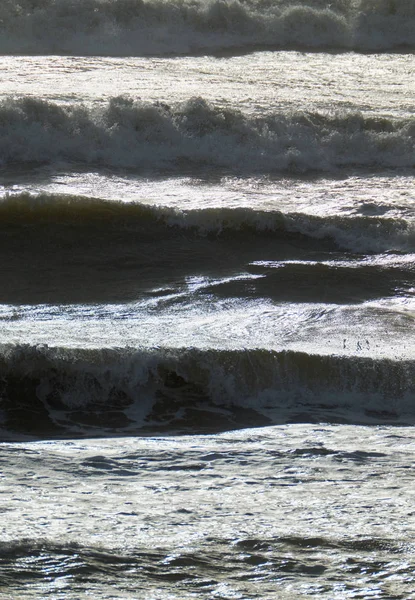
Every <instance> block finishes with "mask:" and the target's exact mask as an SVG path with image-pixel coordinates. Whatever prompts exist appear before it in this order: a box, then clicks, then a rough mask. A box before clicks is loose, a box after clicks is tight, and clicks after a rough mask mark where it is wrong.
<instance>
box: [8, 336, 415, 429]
mask: <svg viewBox="0 0 415 600" xmlns="http://www.w3.org/2000/svg"><path fill="white" fill-rule="evenodd" d="M0 372H1V373H0V374H1V378H0V381H1V384H0V385H1V388H0V390H1V391H0V393H1V397H2V423H3V426H6V427H7V429H8V430H9V431H12V432H13V431H14V432H16V433H18V432H25V433H28V434H33V435H38V434H42V435H48V434H50V435H57V434H60V435H71V436H73V435H91V433H94V431H96V432H97V433H99V434H102V432H103V431H112V432H113V433H128V432H129V433H131V432H139V431H142V432H143V433H144V432H148V431H149V430H151V431H160V430H163V429H166V428H167V429H179V430H186V429H190V430H192V431H193V432H195V431H208V430H221V429H226V428H229V427H232V426H235V427H239V426H241V425H246V426H248V425H250V426H252V425H254V424H257V425H264V424H272V423H283V422H295V421H298V420H301V421H302V422H307V421H309V422H318V421H321V420H327V421H332V422H351V423H355V422H358V423H359V422H366V421H369V422H370V421H371V420H372V422H390V421H392V422H395V423H396V422H411V421H412V420H413V418H414V416H415V395H414V390H413V380H414V376H415V364H414V362H413V361H399V362H395V361H393V360H387V359H380V360H374V359H372V358H365V357H354V358H353V357H336V356H332V355H331V356H313V355H309V354H305V353H301V352H292V351H282V352H272V351H266V350H242V351H224V350H222V351H221V350H197V349H195V348H189V349H183V350H180V349H168V348H166V349H160V348H157V349H151V348H150V349H141V350H137V349H129V348H124V349H118V350H117V349H107V350H106V349H96V350H93V349H91V350H85V349H84V350H82V349H72V350H71V349H64V348H49V347H47V346H29V345H27V346H25V345H23V346H16V345H13V346H4V347H3V348H2V350H1V355H0Z"/></svg>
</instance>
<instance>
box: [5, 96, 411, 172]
mask: <svg viewBox="0 0 415 600" xmlns="http://www.w3.org/2000/svg"><path fill="white" fill-rule="evenodd" d="M0 134H1V136H0V164H2V165H3V166H6V165H16V164H27V163H50V164H56V163H58V164H59V163H62V162H63V163H66V164H68V163H69V164H71V163H76V164H78V165H79V164H81V165H96V166H102V167H113V168H127V169H134V170H140V169H145V168H155V169H162V168H169V169H174V170H175V171H179V172H180V171H186V170H189V169H190V168H191V167H192V165H193V166H197V165H199V166H203V165H205V166H206V165H209V168H210V169H218V168H219V169H226V170H231V171H236V172H241V171H242V172H279V171H282V172H292V173H307V172H332V171H335V170H337V169H341V168H351V167H354V168H355V167H362V168H366V169H379V168H383V169H384V168H396V167H405V168H408V167H410V168H413V167H414V165H415V161H414V149H415V148H414V136H415V123H414V120H413V119H412V118H406V119H392V118H389V117H381V116H379V117H375V116H364V115H362V114H360V113H338V114H319V113H309V112H306V111H304V112H296V113H290V112H278V111H276V112H274V113H273V114H272V113H271V114H269V115H266V116H261V117H250V116H247V115H245V114H243V113H242V112H240V111H238V110H235V109H228V108H226V109H225V108H220V107H215V106H212V105H210V104H209V103H208V102H206V101H205V100H204V99H203V98H200V97H196V98H191V99H190V100H188V101H186V102H184V103H178V104H174V105H171V106H170V105H167V104H164V103H158V102H156V103H154V104H150V103H145V102H141V101H135V100H134V99H132V98H128V97H124V96H121V97H115V98H112V99H111V100H110V101H109V102H108V103H107V104H105V105H104V106H94V107H86V106H82V105H78V104H73V105H67V106H62V105H58V104H55V103H52V102H47V101H44V100H42V99H37V98H30V97H23V98H18V99H14V98H8V99H5V100H3V101H2V102H1V103H0Z"/></svg>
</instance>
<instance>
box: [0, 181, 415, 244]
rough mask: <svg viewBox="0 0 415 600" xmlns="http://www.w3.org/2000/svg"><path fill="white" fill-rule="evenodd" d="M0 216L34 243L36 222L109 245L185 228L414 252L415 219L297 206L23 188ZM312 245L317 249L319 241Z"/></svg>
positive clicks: (54, 232) (5, 202)
mask: <svg viewBox="0 0 415 600" xmlns="http://www.w3.org/2000/svg"><path fill="white" fill-rule="evenodd" d="M0 219H1V224H2V232H3V236H5V235H6V233H7V232H8V231H9V230H10V231H14V234H13V236H14V238H17V237H18V233H17V232H16V231H15V229H13V228H14V227H15V226H16V225H22V224H24V225H26V226H28V225H31V226H32V228H31V235H32V240H33V242H35V239H36V236H35V232H36V229H35V228H34V226H36V225H37V226H38V230H39V240H40V241H39V243H40V244H41V245H42V244H43V245H44V244H45V243H46V241H45V239H44V227H42V225H43V226H44V225H47V226H48V231H49V234H48V236H49V237H51V236H57V237H58V238H59V239H60V240H62V241H63V240H65V239H66V236H69V237H68V239H67V243H68V244H70V242H71V239H72V240H73V239H75V237H74V236H75V229H74V228H73V227H70V228H68V227H67V226H68V225H69V226H75V228H79V229H81V230H82V235H84V236H86V235H88V231H89V239H90V244H92V239H93V233H94V232H96V231H99V232H100V235H102V236H105V237H106V238H107V240H108V243H110V242H111V239H112V237H113V236H114V237H115V239H116V237H117V236H119V232H120V231H124V243H125V244H127V243H128V242H127V240H128V239H129V238H127V232H129V234H130V235H131V236H134V235H136V234H139V236H140V238H139V239H140V241H145V240H151V241H153V242H157V241H161V240H165V241H166V240H167V239H171V238H172V237H177V238H179V239H180V240H181V243H182V244H184V243H185V240H184V237H183V235H184V234H186V235H187V236H189V238H193V237H195V236H197V237H211V238H215V237H218V238H224V239H228V240H229V239H232V238H235V240H238V239H240V236H241V235H243V237H244V239H245V240H246V242H247V240H248V239H249V240H250V242H249V243H250V244H255V239H257V242H259V243H260V242H261V241H262V240H264V239H265V238H266V237H272V238H275V240H280V241H284V240H287V241H288V242H289V241H293V240H297V243H298V242H300V241H301V240H302V241H303V245H304V244H305V243H306V239H307V238H308V239H309V240H310V244H311V242H312V241H313V240H314V241H318V240H320V241H321V242H322V244H321V247H322V248H324V242H327V241H331V242H332V244H333V247H332V249H333V250H334V249H336V248H338V249H342V250H349V251H352V252H369V253H371V252H385V251H393V250H395V251H400V252H408V253H410V252H415V223H414V222H413V221H412V220H410V219H408V220H407V219H404V218H401V219H398V218H396V217H394V218H388V217H387V216H362V215H353V216H350V215H348V216H340V215H326V216H313V215H307V214H304V213H298V212H295V211H293V212H287V213H283V212H280V211H270V210H255V209H251V208H222V207H217V208H204V209H192V210H179V209H177V208H169V207H163V206H151V205H145V204H141V203H136V202H120V201H113V200H103V199H98V198H88V197H84V196H73V195H72V196H71V195H69V194H38V195H32V194H28V193H18V194H9V195H7V196H5V197H4V198H3V199H1V200H0ZM19 231H22V230H21V228H20V229H19ZM23 231H25V230H23ZM248 236H249V238H248ZM51 239H52V237H51ZM53 239H54V237H53ZM132 239H133V240H134V239H135V238H134V237H133V238H132ZM135 243H137V242H135ZM312 247H313V248H314V249H316V248H317V246H316V244H315V243H313V244H312Z"/></svg>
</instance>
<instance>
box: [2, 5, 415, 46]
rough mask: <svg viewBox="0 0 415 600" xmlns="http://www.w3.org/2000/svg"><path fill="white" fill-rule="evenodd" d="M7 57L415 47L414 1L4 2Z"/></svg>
mask: <svg viewBox="0 0 415 600" xmlns="http://www.w3.org/2000/svg"><path fill="white" fill-rule="evenodd" d="M0 30H1V36H0V37H1V42H0V52H1V53H3V54H5V53H10V54H25V53H27V54H36V53H38V54H48V53H49V54H75V55H122V56H127V55H128V56H140V55H143V56H145V55H151V54H153V55H154V54H185V53H195V52H218V51H221V50H226V49H232V48H238V49H239V51H240V50H241V49H244V48H246V49H250V48H252V47H258V46H260V47H271V48H282V49H285V48H311V49H315V50H319V49H327V48H331V49H339V50H344V49H346V50H352V49H353V50H359V51H382V50H391V49H393V48H402V47H407V48H408V49H412V48H413V47H414V46H415V9H414V4H413V2H412V0H350V1H346V0H333V2H331V3H327V2H324V1H323V0H298V1H295V0H292V1H289V0H276V1H275V2H269V1H267V0H239V1H238V0H228V1H225V0H208V1H203V0H196V1H191V0H170V1H163V0H152V1H151V0H150V1H143V0H72V1H71V2H67V0H19V1H18V2H16V1H15V0H3V2H2V5H1V7H0Z"/></svg>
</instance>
